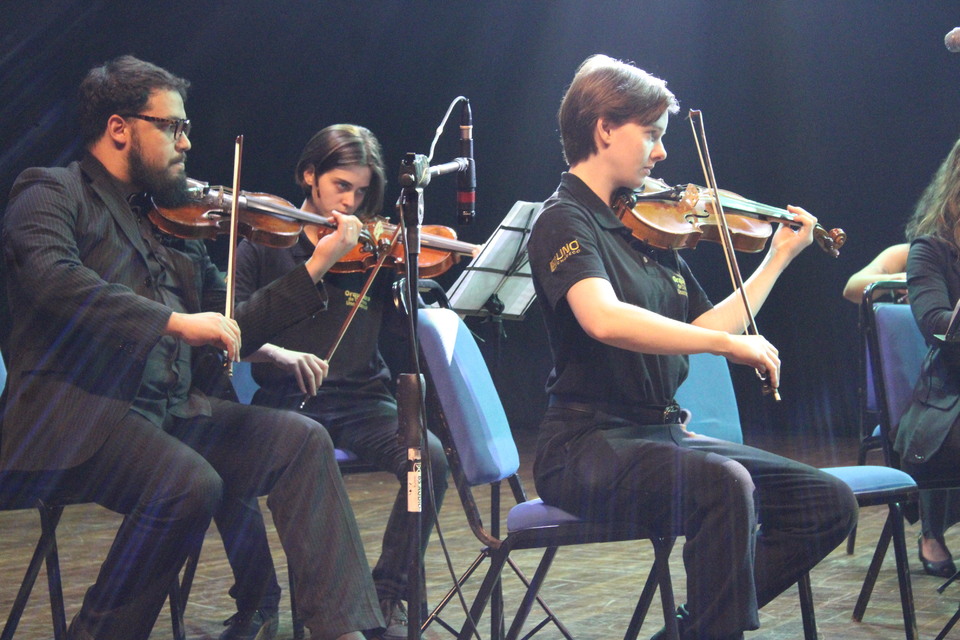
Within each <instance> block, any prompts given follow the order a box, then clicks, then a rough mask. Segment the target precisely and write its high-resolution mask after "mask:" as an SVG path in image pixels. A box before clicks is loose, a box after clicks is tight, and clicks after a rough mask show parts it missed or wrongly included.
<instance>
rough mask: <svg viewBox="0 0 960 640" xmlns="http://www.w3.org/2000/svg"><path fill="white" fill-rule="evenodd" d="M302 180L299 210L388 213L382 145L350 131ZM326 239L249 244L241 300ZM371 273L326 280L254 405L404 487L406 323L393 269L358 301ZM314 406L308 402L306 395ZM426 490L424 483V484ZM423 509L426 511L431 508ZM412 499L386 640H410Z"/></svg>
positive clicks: (287, 334) (382, 577)
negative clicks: (306, 425) (320, 299)
mask: <svg viewBox="0 0 960 640" xmlns="http://www.w3.org/2000/svg"><path fill="white" fill-rule="evenodd" d="M296 180H297V182H298V183H299V184H300V186H301V188H302V189H303V192H304V196H305V199H304V201H303V205H302V207H301V208H302V209H303V210H304V211H308V212H310V213H314V214H319V215H321V216H330V215H331V214H333V212H335V211H339V212H341V213H344V214H351V215H356V216H357V217H359V218H360V219H361V220H363V221H367V220H370V219H371V218H372V217H373V216H374V215H375V214H377V213H378V212H379V211H380V209H381V207H382V204H383V193H384V186H385V178H384V168H383V161H382V159H381V151H380V144H379V142H378V141H377V139H376V138H375V137H374V136H373V134H372V133H371V132H370V131H369V130H367V129H365V128H363V127H358V126H355V125H349V124H339V125H333V126H330V127H327V128H325V129H323V130H321V131H320V132H319V133H317V134H316V135H314V136H313V138H312V139H311V140H310V141H309V142H308V143H307V145H306V147H305V148H304V150H303V152H302V153H301V156H300V160H299V162H298V163H297V169H296ZM321 233H322V230H321V229H319V228H317V227H315V226H313V225H309V224H308V225H306V226H305V227H304V231H303V233H302V234H301V236H300V239H299V241H298V242H297V244H295V245H294V246H292V247H290V248H289V249H280V250H277V249H271V248H266V247H263V246H260V245H255V244H253V243H250V242H247V241H246V240H245V241H243V242H242V243H241V244H240V246H239V247H238V252H237V300H238V302H242V301H244V300H246V299H247V298H249V297H250V296H251V295H253V293H254V292H255V291H257V290H258V289H261V288H263V287H265V286H267V285H268V284H270V282H272V281H273V280H275V279H277V278H280V277H282V276H283V275H284V274H286V273H287V272H289V271H291V270H292V269H294V268H295V267H296V265H298V264H300V263H301V262H303V259H304V256H308V255H310V254H311V253H312V252H313V247H314V245H315V244H316V243H317V242H318V238H319V237H320V235H321ZM366 279H367V274H366V273H365V272H364V271H363V270H361V271H358V272H350V273H334V272H329V271H328V272H327V273H326V275H325V276H324V280H323V282H321V283H320V284H319V285H318V288H319V289H320V290H321V292H322V293H323V295H325V296H326V298H327V308H326V310H325V311H324V312H322V313H317V314H315V315H314V316H312V317H310V318H307V319H305V320H304V321H302V322H300V323H299V324H296V325H294V326H292V327H291V328H289V329H287V330H285V331H283V332H282V333H280V334H278V335H277V336H276V337H275V339H274V341H273V344H269V345H265V346H264V347H263V348H262V349H261V350H260V351H259V352H258V353H257V354H256V355H255V356H254V357H253V358H251V360H254V362H255V364H254V366H253V374H254V378H255V379H256V380H257V382H258V383H259V384H260V385H261V388H260V390H259V391H258V392H257V394H256V396H255V397H254V403H256V404H263V405H267V406H272V407H283V408H287V409H299V410H300V411H301V412H302V413H304V414H306V415H308V416H310V417H312V418H314V419H316V420H317V421H318V422H320V423H321V424H323V425H324V426H325V427H326V428H327V430H328V431H329V432H330V435H331V436H332V437H333V441H334V443H335V445H336V446H337V447H342V448H345V449H349V450H350V451H353V452H354V453H356V454H357V455H358V456H360V458H361V459H362V460H364V461H365V462H369V463H373V464H375V465H377V466H378V467H379V468H380V469H383V470H384V471H389V472H391V473H393V474H395V475H396V476H397V479H398V480H404V479H405V471H406V459H407V452H406V450H405V449H404V448H403V447H402V446H401V445H400V444H399V443H398V441H397V437H396V434H397V429H398V418H397V403H396V400H395V399H394V397H393V396H392V395H391V393H390V391H389V390H388V387H387V384H388V382H389V380H390V378H391V375H390V371H389V370H388V368H387V365H386V364H385V363H384V360H383V358H382V356H381V354H380V350H379V347H378V341H379V337H380V334H381V329H382V328H383V329H385V333H386V334H387V335H389V334H391V332H392V334H394V337H396V338H397V339H399V338H400V337H401V336H402V331H401V329H402V327H403V324H402V320H401V318H400V317H399V312H398V311H396V309H395V306H394V305H393V303H392V284H393V279H394V276H393V270H389V269H382V270H381V271H380V272H378V275H377V276H376V277H375V278H374V280H373V282H372V284H371V285H370V287H369V289H368V290H367V293H366V295H364V296H362V298H361V296H360V292H361V291H362V289H363V288H364V285H365V284H366V282H365V281H366ZM354 308H357V313H356V315H355V317H354V318H353V320H352V322H351V324H350V327H349V329H348V330H347V331H346V332H345V333H344V334H343V337H342V341H341V342H340V343H339V347H338V348H337V349H336V350H335V352H334V355H333V356H332V357H330V359H329V362H328V361H327V360H326V358H328V357H329V356H328V354H329V353H330V351H331V346H332V345H333V343H334V341H335V340H336V339H337V336H338V332H339V330H340V328H341V327H342V325H343V323H344V321H345V319H346V317H347V315H348V314H349V313H350V311H351V310H353V309H354ZM305 395H306V396H307V397H308V398H307V400H306V401H304V396H305ZM427 446H428V447H429V457H430V460H431V469H432V483H433V485H432V486H433V488H434V495H435V504H436V505H437V508H439V505H440V502H441V500H442V499H443V495H444V492H445V490H446V486H447V481H446V476H447V465H446V459H445V457H444V455H443V449H442V447H441V445H440V442H439V440H438V439H437V438H436V437H435V436H434V435H433V434H428V442H427ZM425 481H426V479H425ZM429 502H430V501H429V500H425V504H429ZM423 515H424V519H423V523H422V530H423V533H424V535H423V539H422V540H421V546H420V548H421V553H422V552H423V551H425V549H426V545H427V539H428V537H429V535H430V530H431V529H432V528H433V521H434V518H435V517H436V516H435V513H434V512H433V511H430V510H429V509H428V508H427V509H424V514H423ZM407 522H408V518H407V510H406V493H405V487H404V484H403V482H401V483H400V486H399V488H398V492H397V499H396V501H395V502H394V504H393V507H392V511H391V512H390V519H389V521H388V523H387V529H386V531H385V532H384V536H383V547H382V550H381V555H380V559H379V561H378V562H377V565H376V567H375V568H374V571H373V577H374V582H375V584H376V588H377V595H378V597H379V599H380V602H381V608H382V610H383V613H384V616H385V619H386V621H387V631H386V634H385V635H384V638H406V637H407V629H406V613H405V610H404V605H403V602H402V601H404V600H407V582H408V580H407V578H408V576H407V566H408V564H409V563H408V559H407V549H409V543H408V542H407V540H408V536H409V532H408V526H407Z"/></svg>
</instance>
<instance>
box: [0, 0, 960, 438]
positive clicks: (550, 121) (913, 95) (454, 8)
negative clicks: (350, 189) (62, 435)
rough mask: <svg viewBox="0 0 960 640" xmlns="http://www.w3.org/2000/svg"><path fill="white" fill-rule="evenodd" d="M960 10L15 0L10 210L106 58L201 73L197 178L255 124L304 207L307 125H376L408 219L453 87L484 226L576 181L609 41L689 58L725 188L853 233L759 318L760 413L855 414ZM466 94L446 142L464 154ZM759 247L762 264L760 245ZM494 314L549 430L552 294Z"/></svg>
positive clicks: (691, 176) (659, 56) (251, 154)
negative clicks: (584, 93) (767, 391)
mask: <svg viewBox="0 0 960 640" xmlns="http://www.w3.org/2000/svg"><path fill="white" fill-rule="evenodd" d="M957 24H960V11H957V5H956V4H955V3H953V2H931V1H929V0H926V1H925V0H921V1H917V0H891V1H883V2H881V1H879V0H846V1H844V2H835V1H833V0H814V1H811V0H796V1H778V2H777V1H742V2H739V1H732V0H719V1H718V0H672V1H664V2H638V1H632V2H628V1H626V0H602V1H588V0H582V1H579V2H577V1H572V0H556V1H549V2H548V1H530V0H513V1H500V2H497V1H493V2H491V1H483V2H461V1H448V0H445V1H442V2H441V1H439V0H438V1H426V0H371V1H365V2H327V1H317V0H311V1H309V2H308V1H305V0H271V1H269V2H263V1H254V0H231V1H229V2H220V1H211V0H193V1H191V2H154V3H132V2H108V1H106V0H31V1H30V2H25V1H22V0H14V1H12V2H5V3H3V6H2V7H0V56H2V57H0V140H2V143H0V209H2V208H4V207H5V205H6V198H7V194H8V192H9V188H10V186H11V184H12V183H13V180H14V179H15V177H16V175H17V174H18V173H19V171H21V170H22V169H23V168H25V167H27V166H31V165H57V164H66V163H67V162H69V161H70V160H72V159H73V158H75V157H76V156H77V155H78V154H79V152H80V151H81V148H80V145H79V142H78V138H77V134H76V127H75V118H74V108H75V94H76V88H77V85H78V84H79V82H80V80H81V78H82V77H83V75H84V73H85V72H86V71H87V69H89V68H90V67H91V66H93V65H96V64H100V63H102V62H103V61H105V60H107V59H109V58H112V57H114V56H117V55H120V54H124V53H132V54H134V55H137V56H138V57H141V58H144V59H146V60H149V61H151V62H154V63H156V64H159V65H161V66H163V67H165V68H167V69H169V70H171V71H173V72H174V73H177V74H178V75H182V76H185V77H187V78H189V79H190V80H191V81H192V82H193V86H192V88H191V92H190V97H189V100H188V102H187V113H188V116H189V117H190V118H191V120H192V121H193V123H194V132H193V135H192V136H191V139H192V142H193V150H192V151H191V152H190V153H189V160H188V171H189V174H190V175H191V177H195V178H198V179H201V180H205V181H208V182H211V183H213V184H228V185H229V184H230V181H231V172H232V164H233V140H234V138H235V136H237V135H238V134H241V133H242V134H244V136H245V162H244V168H243V174H244V187H245V188H246V189H248V190H251V191H264V192H267V193H273V194H276V195H280V196H283V197H286V198H287V199H289V200H291V201H293V202H294V203H296V204H299V203H300V200H301V198H300V195H299V193H298V189H297V187H296V185H295V184H294V182H293V177H292V174H293V167H294V164H295V162H296V159H297V156H298V154H299V152H300V149H301V148H302V146H303V145H304V143H305V142H306V141H307V140H308V139H309V137H310V136H311V135H312V134H313V133H314V132H316V131H317V130H319V129H320V128H322V127H324V126H326V125H328V124H332V123H335V122H353V123H357V124H362V125H364V126H367V127H369V128H370V129H372V130H373V131H374V132H375V133H376V134H377V136H378V137H379V139H380V141H381V142H382V144H383V147H384V151H385V160H386V162H387V167H388V178H389V180H390V182H389V184H388V188H387V194H386V200H387V204H388V207H387V210H386V213H387V214H390V215H392V213H393V211H392V204H393V203H394V202H395V201H396V199H397V195H398V193H399V191H398V187H397V174H398V172H399V167H400V160H401V158H402V157H403V154H404V153H406V152H417V153H427V151H428V148H429V144H430V141H431V139H432V137H433V135H434V131H435V129H436V128H437V126H438V125H439V123H440V120H441V118H442V116H443V114H444V112H445V110H446V108H447V106H448V104H449V103H450V102H451V100H452V99H453V98H454V97H456V96H458V95H464V96H467V97H468V98H470V100H471V104H472V108H473V117H474V138H475V145H476V159H477V182H478V188H477V194H478V195H477V203H478V204H477V218H476V221H475V223H474V224H473V225H472V226H467V227H460V228H458V232H459V234H460V237H461V238H462V239H463V240H466V241H469V242H475V243H479V242H483V241H484V240H486V239H487V237H488V236H489V235H490V233H491V232H492V231H493V230H494V229H495V228H496V226H497V224H498V223H499V222H500V220H501V219H502V218H503V216H504V215H505V214H506V212H507V211H508V210H509V209H510V207H511V205H512V204H513V203H514V202H515V201H517V200H528V201H541V200H543V199H544V198H546V197H547V196H548V195H550V193H551V192H552V191H553V189H554V187H555V186H556V183H557V181H558V177H559V174H560V172H561V171H562V170H563V169H564V168H565V165H564V163H563V161H562V157H561V152H560V144H559V140H558V138H559V134H558V130H557V124H556V111H557V107H558V106H559V103H560V98H561V96H562V95H563V91H564V89H565V87H566V85H567V83H569V81H570V79H571V77H572V76H573V72H574V70H575V69H576V67H577V65H578V64H579V63H580V62H581V61H582V60H583V59H584V58H585V57H587V56H588V55H590V54H592V53H598V52H601V53H606V54H609V55H611V56H614V57H617V58H623V59H628V60H632V61H634V62H636V64H637V65H638V66H640V67H642V68H644V69H646V70H648V71H650V72H651V73H653V74H654V75H657V76H660V77H663V78H665V79H666V80H667V81H668V83H669V86H670V88H671V89H672V90H673V91H674V92H675V93H676V95H677V97H678V98H679V100H680V103H681V107H682V111H681V116H683V115H684V114H685V113H686V110H687V109H689V108H697V109H701V110H702V111H703V113H704V117H705V123H706V126H707V134H708V138H709V142H710V149H711V152H712V155H713V162H714V166H715V169H716V174H717V179H718V182H719V184H720V186H722V187H726V188H728V189H731V190H733V191H736V192H738V193H740V194H742V195H744V196H746V197H748V198H751V199H754V200H757V201H760V202H764V203H768V204H772V205H776V206H784V205H786V204H788V203H789V204H799V205H802V206H804V207H806V208H807V209H808V210H810V211H811V212H813V213H814V214H815V215H817V216H819V217H820V220H821V222H822V224H823V225H824V226H825V227H827V228H830V227H842V228H844V229H845V230H846V231H847V233H848V234H849V242H848V244H847V246H846V247H845V248H844V249H843V251H842V252H841V256H840V258H839V259H837V260H834V259H831V258H829V257H827V256H826V254H823V253H822V252H820V251H819V250H817V249H816V248H811V249H809V250H808V251H806V252H804V254H803V255H801V256H800V257H799V258H798V259H797V260H796V261H795V262H794V264H793V265H792V266H791V267H790V269H789V270H788V271H787V273H786V274H784V276H783V277H782V278H781V280H780V283H779V284H778V286H777V288H776V289H775V291H774V293H773V294H772V296H771V297H770V299H769V301H768V302H767V304H766V306H765V307H764V309H763V310H762V311H761V312H760V313H759V315H758V318H757V321H758V325H759V327H760V330H761V332H762V333H764V334H765V335H766V336H767V337H769V338H770V339H771V340H772V341H773V342H774V343H775V344H776V345H777V346H778V347H779V348H780V353H781V357H782V359H783V363H784V365H783V383H782V387H781V390H782V395H783V401H782V402H781V403H779V404H777V405H773V404H772V403H771V402H770V401H769V400H768V399H764V398H761V396H760V393H759V386H758V384H757V383H756V381H755V380H754V379H753V374H752V372H751V371H746V370H742V368H737V371H736V372H735V376H736V383H737V386H738V391H739V397H740V403H741V413H742V416H743V419H744V425H745V429H746V430H747V431H748V432H749V431H750V430H766V429H769V430H777V431H793V432H801V433H810V434H816V435H817V436H819V437H829V436H830V435H831V434H843V433H852V432H854V429H855V421H856V415H857V413H856V388H857V358H858V354H857V339H856V335H857V334H856V330H857V328H856V309H855V308H854V305H852V304H850V303H848V302H845V301H844V300H843V299H842V298H841V295H840V291H841V289H842V286H843V284H844V282H845V281H846V278H847V277H848V276H849V275H850V274H851V273H853V272H854V271H856V270H857V269H859V268H860V267H861V266H863V265H864V264H865V263H866V262H868V261H869V260H870V259H871V258H872V257H873V256H874V255H876V254H877V253H878V252H879V251H880V250H881V249H882V248H884V247H886V246H887V245H890V244H893V243H895V242H899V241H902V238H903V226H904V222H905V220H906V218H907V216H908V215H909V214H910V212H911V210H912V207H913V204H914V203H915V202H916V199H917V197H918V196H919V194H920V192H921V191H922V189H923V187H924V186H925V185H926V184H927V182H928V181H929V179H930V177H931V175H932V174H933V172H934V170H935V169H936V167H937V165H938V164H939V162H940V161H941V160H942V158H943V157H944V156H945V155H946V154H947V152H948V151H949V149H950V146H951V145H952V143H953V141H954V140H955V139H956V137H957V135H958V121H960V113H958V111H960V110H958V106H960V92H958V89H960V55H954V54H950V53H949V52H948V51H947V50H946V49H945V47H944V45H943V36H944V34H945V33H946V32H947V31H949V30H950V29H951V28H952V27H954V26H956V25H957ZM456 113H458V112H455V114H454V118H453V122H451V123H450V124H449V125H448V126H447V128H446V130H445V132H444V134H443V136H442V137H441V139H440V142H439V144H438V146H437V152H436V156H435V161H436V162H444V161H447V160H449V159H451V158H452V157H454V156H456V155H457V129H456ZM665 142H666V146H667V149H668V152H669V155H670V157H669V158H668V159H667V161H665V162H664V163H662V164H661V165H659V166H658V167H657V177H660V178H662V179H664V180H665V181H667V182H668V183H670V184H679V183H687V182H694V183H699V184H702V182H703V178H702V173H701V171H700V168H699V164H698V162H697V160H696V155H695V150H694V146H693V141H692V136H691V133H690V129H689V126H688V125H687V123H686V122H685V121H684V119H683V118H682V117H677V118H673V121H672V124H671V125H670V129H669V131H668V134H667V137H666V138H665ZM454 183H455V181H454V180H453V178H450V177H447V178H439V179H437V180H436V181H434V182H433V183H432V184H431V185H430V186H429V187H428V189H427V191H426V197H425V201H426V219H425V222H426V223H429V224H446V225H449V226H456V211H455V206H454V203H455V194H454ZM222 244H223V243H222V241H220V242H218V243H217V245H218V246H216V247H214V249H213V251H214V252H215V253H216V252H220V253H222V246H221V245H222ZM685 257H686V258H687V260H688V261H690V262H691V263H692V265H693V268H694V270H695V272H696V273H697V274H698V275H699V278H700V279H701V280H702V282H703V284H704V286H705V287H706V289H707V290H708V292H709V293H710V294H711V296H712V297H713V298H714V299H719V298H721V297H723V296H725V295H726V294H727V293H728V292H729V289H730V284H729V279H728V276H727V275H726V274H725V272H724V269H723V267H722V256H721V253H720V251H719V248H718V247H716V246H712V245H711V246H707V245H702V246H701V247H699V248H697V249H696V250H693V251H687V252H686V254H685ZM741 259H742V265H741V267H742V269H743V270H744V272H745V273H749V272H750V271H752V269H753V268H754V266H755V265H756V264H757V263H758V262H759V260H760V256H759V255H743V256H742V258H741ZM458 272H459V268H454V269H453V270H451V271H450V272H448V273H447V274H445V275H444V276H442V277H441V278H440V282H441V283H442V284H444V285H446V286H448V285H449V284H451V283H452V281H453V279H454V278H455V276H456V275H457V274H458ZM14 312H15V310H14ZM471 325H472V326H473V327H474V328H475V330H476V331H477V333H478V335H479V336H480V337H482V338H484V339H485V343H484V346H483V348H484V349H485V352H486V355H487V356H488V362H489V364H490V366H491V369H492V371H493V372H494V375H495V378H496V380H497V383H498V386H499V389H500V392H501V395H502V396H503V398H504V403H505V405H506V406H507V410H508V413H509V415H510V418H511V420H512V422H513V424H514V425H515V426H516V427H519V428H533V427H534V426H535V425H536V424H537V421H538V420H539V417H540V415H541V412H542V408H543V405H544V396H543V390H542V388H543V381H544V378H545V376H546V374H547V371H548V369H549V362H550V359H549V349H548V346H547V342H546V339H545V336H544V334H543V323H542V319H541V317H540V315H539V313H538V312H537V310H536V308H535V307H534V309H533V311H532V312H531V313H530V314H529V315H528V316H527V318H526V319H525V320H524V321H522V322H512V321H507V322H505V323H504V328H505V332H506V337H505V338H503V339H498V338H497V337H496V332H495V331H494V327H493V326H492V325H491V324H490V323H479V322H477V321H471ZM704 392H705V393H709V390H704Z"/></svg>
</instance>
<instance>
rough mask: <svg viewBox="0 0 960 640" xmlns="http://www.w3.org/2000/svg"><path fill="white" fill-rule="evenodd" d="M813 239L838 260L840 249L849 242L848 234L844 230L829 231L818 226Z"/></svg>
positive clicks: (814, 230)
mask: <svg viewBox="0 0 960 640" xmlns="http://www.w3.org/2000/svg"><path fill="white" fill-rule="evenodd" d="M813 239H814V240H816V241H817V244H818V245H819V246H820V248H821V249H823V250H824V251H826V252H827V253H829V254H830V255H831V256H833V257H834V258H838V257H840V247H842V246H843V245H844V244H845V243H846V242H847V232H846V231H844V230H843V229H830V230H829V231H827V230H826V229H824V228H823V227H821V226H820V225H819V224H818V225H817V226H815V227H814V228H813Z"/></svg>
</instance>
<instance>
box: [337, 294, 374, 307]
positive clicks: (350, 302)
mask: <svg viewBox="0 0 960 640" xmlns="http://www.w3.org/2000/svg"><path fill="white" fill-rule="evenodd" d="M343 294H344V295H345V296H346V298H347V306H348V307H355V306H356V305H357V298H359V297H360V294H359V293H357V292H355V291H344V292H343ZM369 302H370V296H363V300H361V301H360V308H361V309H366V308H367V304H368V303H369Z"/></svg>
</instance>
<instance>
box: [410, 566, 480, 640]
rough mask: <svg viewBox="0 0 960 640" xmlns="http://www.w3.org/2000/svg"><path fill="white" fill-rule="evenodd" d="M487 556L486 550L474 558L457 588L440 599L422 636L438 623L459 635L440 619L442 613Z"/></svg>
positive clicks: (426, 622) (459, 580) (421, 626)
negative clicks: (432, 625) (428, 628)
mask: <svg viewBox="0 0 960 640" xmlns="http://www.w3.org/2000/svg"><path fill="white" fill-rule="evenodd" d="M487 556H488V553H487V550H486V549H484V550H483V551H481V552H480V555H478V556H477V557H476V558H474V560H473V562H472V563H470V566H469V567H467V570H466V571H464V572H463V574H461V575H460V577H459V578H457V584H456V586H453V587H451V588H450V589H449V590H448V591H447V593H446V594H444V596H443V598H441V599H440V602H438V603H437V606H436V607H434V608H433V611H431V612H430V614H429V615H428V616H427V618H426V620H424V621H423V624H422V625H420V633H421V634H423V632H424V631H426V630H427V627H429V626H430V625H431V624H433V623H434V622H436V623H437V624H439V625H440V626H442V627H443V628H444V629H446V630H447V631H449V632H450V633H452V634H453V635H457V631H456V630H455V629H454V628H453V627H451V626H450V625H449V624H447V623H446V622H445V621H444V620H443V618H441V617H440V613H441V612H442V611H443V610H444V608H446V606H447V605H448V604H449V603H450V601H451V600H453V597H454V596H455V595H457V589H458V588H460V587H463V585H464V584H466V582H467V580H469V579H470V576H472V575H473V573H474V572H475V571H476V570H477V568H478V567H479V566H480V564H481V563H482V562H483V561H484V560H486V559H487Z"/></svg>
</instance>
